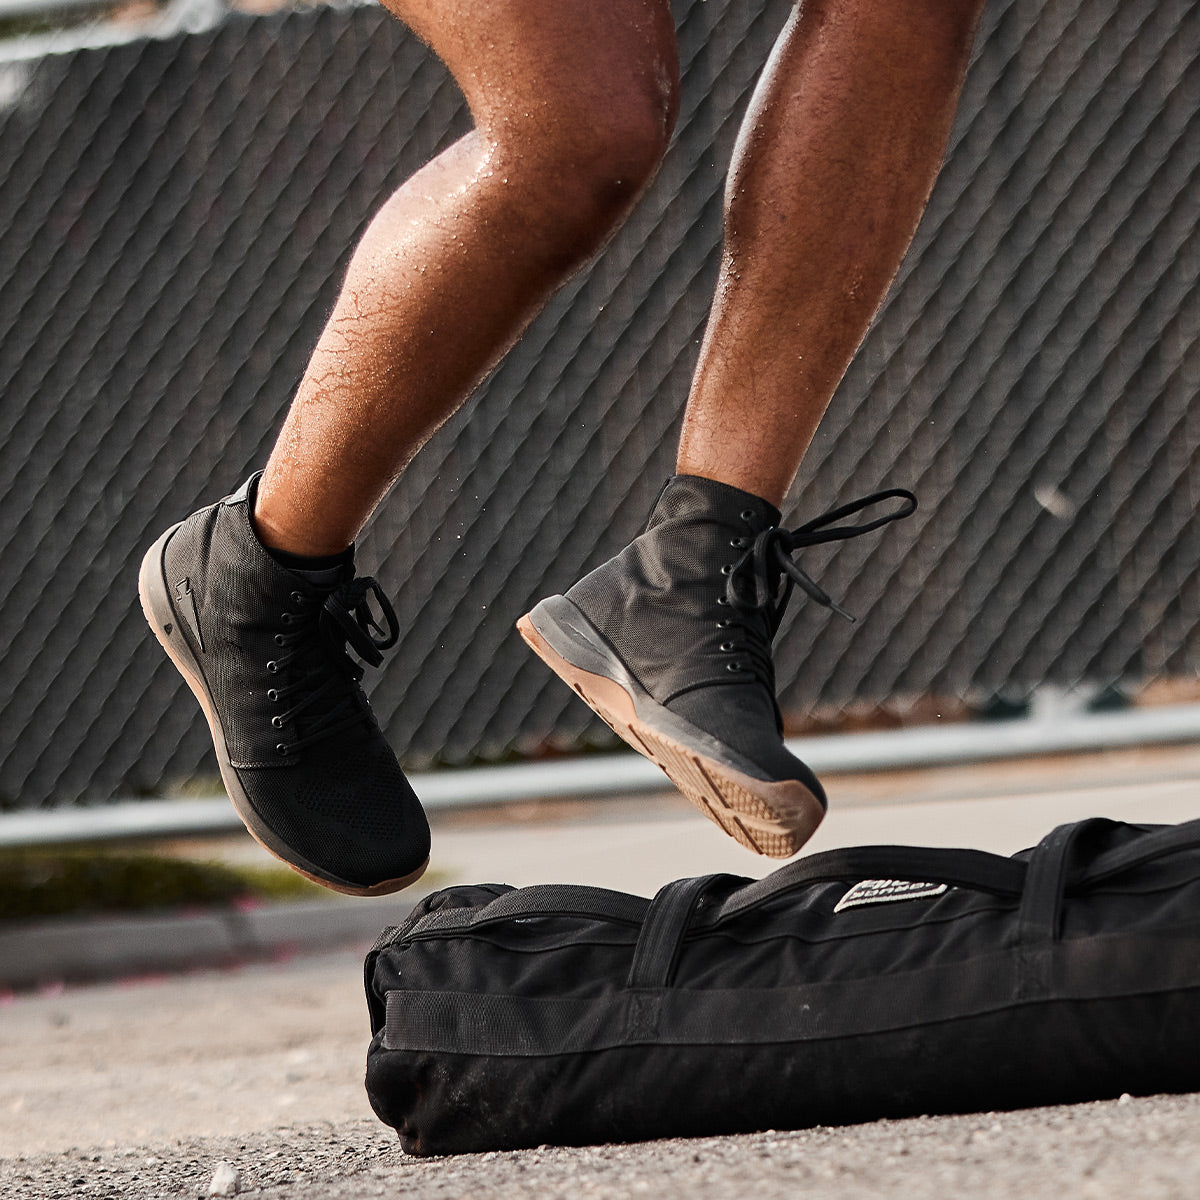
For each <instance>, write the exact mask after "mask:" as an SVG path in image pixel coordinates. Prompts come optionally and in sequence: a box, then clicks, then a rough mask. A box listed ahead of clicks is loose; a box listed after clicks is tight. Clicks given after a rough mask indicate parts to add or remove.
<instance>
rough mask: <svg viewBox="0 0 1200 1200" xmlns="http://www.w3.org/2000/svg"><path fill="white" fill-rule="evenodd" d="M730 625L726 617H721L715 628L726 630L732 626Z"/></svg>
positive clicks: (730, 622)
mask: <svg viewBox="0 0 1200 1200" xmlns="http://www.w3.org/2000/svg"><path fill="white" fill-rule="evenodd" d="M732 624H733V622H732V621H731V620H730V619H729V618H728V617H722V618H721V619H720V620H719V621H718V622H717V628H718V629H728V628H729V627H730V625H732Z"/></svg>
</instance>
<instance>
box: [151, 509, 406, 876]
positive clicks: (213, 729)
mask: <svg viewBox="0 0 1200 1200" xmlns="http://www.w3.org/2000/svg"><path fill="white" fill-rule="evenodd" d="M178 528H179V526H178V525H173V526H171V528H170V529H168V530H167V531H166V533H164V534H163V535H162V536H161V537H160V538H159V539H158V540H157V541H156V542H155V543H154V545H153V546H151V547H150V549H149V550H147V551H146V554H145V556H144V557H143V558H142V566H141V570H140V571H139V573H138V598H139V599H140V600H141V603H142V612H143V614H144V615H145V617H146V622H147V624H149V626H150V629H151V631H152V632H153V634H154V636H155V637H156V638H157V639H158V642H159V645H160V646H162V648H163V649H164V650H165V651H166V652H167V656H168V657H169V658H170V660H171V661H172V662H173V663H174V664H175V667H176V669H177V670H178V671H179V673H180V674H181V675H182V676H183V678H184V681H185V682H186V683H187V685H188V687H189V688H191V689H192V694H193V695H194V696H195V697H196V699H197V700H198V701H199V702H200V707H201V708H202V709H203V710H204V717H205V720H207V721H208V728H209V732H210V733H211V734H212V739H213V746H214V748H215V749H216V754H217V764H218V766H219V767H220V769H221V782H222V783H224V785H225V790H226V792H227V793H228V795H229V800H230V803H231V804H232V805H233V808H234V811H235V812H236V813H237V815H238V818H239V819H240V820H241V822H242V824H243V825H245V827H246V830H247V832H248V833H249V834H250V836H251V837H252V838H253V839H254V840H255V841H256V842H257V843H258V844H259V845H260V846H261V847H262V848H263V849H264V850H265V851H266V852H267V853H268V854H270V855H272V856H274V857H275V858H277V859H279V861H280V862H282V863H284V864H285V865H286V866H288V867H290V868H291V869H292V870H293V871H295V872H296V873H297V874H299V875H303V876H304V877H305V879H311V880H312V882H313V883H319V884H320V885H321V886H322V887H325V888H329V889H330V890H331V891H334V892H341V893H342V894H343V895H346V896H388V895H391V894H392V893H393V892H399V891H401V890H402V889H404V888H406V887H409V886H410V885H411V884H414V883H416V881H417V880H418V879H420V878H421V876H422V875H424V874H425V869H426V867H428V866H429V859H428V858H427V859H426V860H425V861H424V862H423V863H422V864H421V865H420V866H419V867H418V868H417V869H416V870H415V871H413V872H411V873H410V874H408V875H404V876H402V877H400V878H397V879H385V880H383V881H382V882H381V883H376V884H371V885H369V886H365V887H364V886H362V885H359V884H353V883H348V882H347V881H346V880H344V879H337V878H334V877H331V876H329V875H325V874H322V873H321V871H320V868H319V867H316V866H314V865H313V864H312V863H310V862H307V861H305V860H304V859H303V858H301V857H300V856H299V855H294V854H291V852H290V851H289V850H288V848H287V847H286V846H285V845H284V844H283V843H282V842H280V841H279V840H278V839H277V838H276V837H275V836H274V835H273V834H272V833H271V831H270V830H269V829H268V828H267V827H266V825H264V824H263V822H262V821H261V820H260V819H259V816H258V814H257V813H256V812H255V811H254V807H253V805H252V804H251V803H250V798H249V796H247V795H246V792H245V789H244V788H243V787H242V784H241V781H240V780H239V779H238V777H237V772H236V771H235V770H234V769H233V766H232V764H231V763H230V761H229V752H228V750H227V749H226V745H225V732H224V730H223V729H222V728H221V721H220V718H219V717H218V716H217V713H216V710H215V709H214V708H213V705H212V700H211V699H210V698H209V694H208V688H207V687H205V685H204V680H203V676H202V674H201V672H200V668H199V664H197V662H196V659H195V656H194V655H193V653H192V649H191V647H190V646H189V645H188V644H187V641H186V639H185V638H184V636H183V634H182V633H181V632H180V631H179V617H178V615H177V614H176V612H175V609H174V606H173V605H172V604H171V598H170V590H169V588H168V587H167V584H166V580H165V579H164V578H163V573H162V560H163V551H164V549H165V548H166V544H167V542H168V541H169V540H170V538H171V535H172V534H173V533H174V532H175V530H176V529H178Z"/></svg>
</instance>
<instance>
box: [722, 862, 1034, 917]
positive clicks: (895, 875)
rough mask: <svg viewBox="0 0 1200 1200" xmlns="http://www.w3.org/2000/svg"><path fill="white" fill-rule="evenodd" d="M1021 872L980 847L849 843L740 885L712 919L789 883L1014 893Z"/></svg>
mask: <svg viewBox="0 0 1200 1200" xmlns="http://www.w3.org/2000/svg"><path fill="white" fill-rule="evenodd" d="M1025 871H1026V866H1025V863H1023V862H1020V861H1018V860H1017V859H1013V858H1002V857H1001V856H1000V855H998V854H988V853H987V852H986V851H983V850H945V849H941V848H939V847H932V846H850V847H847V848H845V849H842V850H826V851H824V852H823V853H821V854H812V855H809V857H807V858H802V859H800V860H799V861H798V862H794V863H790V864H789V865H788V866H786V867H782V868H780V869H779V870H778V871H775V872H774V873H773V874H771V875H768V876H767V877H766V878H765V879H760V880H757V881H756V882H755V883H751V884H749V885H747V886H746V887H743V888H739V889H738V891H737V892H735V893H734V894H733V895H732V896H730V897H729V899H728V900H727V901H726V902H725V903H724V904H723V905H722V906H721V911H720V913H719V915H718V917H717V918H716V919H717V920H724V919H725V918H726V917H732V916H736V915H737V914H739V913H742V912H745V911H746V910H747V909H749V908H753V907H755V906H756V905H759V904H762V903H764V902H765V901H767V900H773V899H774V898H775V897H776V896H780V895H783V893H785V892H788V891H790V890H791V889H792V888H797V887H801V886H803V885H806V884H810V883H826V882H828V883H835V882H837V881H838V880H840V879H854V880H860V879H904V880H910V881H912V882H916V883H945V884H947V885H949V886H950V887H966V888H973V889H975V890H976V891H981V892H991V893H993V894H995V895H998V896H1019V895H1020V894H1021V891H1022V889H1023V888H1024V886H1025Z"/></svg>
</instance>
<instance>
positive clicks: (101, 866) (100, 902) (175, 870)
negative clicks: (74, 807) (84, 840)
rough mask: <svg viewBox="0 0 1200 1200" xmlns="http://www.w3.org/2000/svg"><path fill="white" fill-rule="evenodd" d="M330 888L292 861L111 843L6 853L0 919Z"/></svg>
mask: <svg viewBox="0 0 1200 1200" xmlns="http://www.w3.org/2000/svg"><path fill="white" fill-rule="evenodd" d="M329 895H330V893H329V892H328V891H326V889H325V888H323V887H320V886H318V885H317V884H315V883H312V882H310V881H309V880H307V879H304V878H303V877H302V876H300V875H297V874H296V873H295V872H294V871H289V870H288V869H287V868H286V867H271V866H262V867H254V866H231V865H229V864H226V863H216V862H197V861H195V860H192V859H184V858H170V857H167V856H164V855H158V854H149V853H142V854H136V853H118V852H110V851H106V850H15V851H6V852H4V853H0V921H13V920H28V919H30V918H32V917H52V916H61V915H64V914H67V913H105V912H131V911H137V910H141V909H151V908H181V907H204V906H221V905H227V904H231V903H237V902H243V903H245V902H256V901H257V902H260V903H265V902H278V901H284V900H311V899H318V898H325V899H328V898H329Z"/></svg>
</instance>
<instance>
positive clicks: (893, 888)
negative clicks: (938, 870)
mask: <svg viewBox="0 0 1200 1200" xmlns="http://www.w3.org/2000/svg"><path fill="white" fill-rule="evenodd" d="M946 890H947V888H946V885H945V884H944V883H920V882H917V881H916V880H911V879H864V880H863V881H862V882H861V883H856V884H855V885H854V886H853V887H852V888H851V889H850V890H849V891H848V892H847V893H846V894H845V895H844V896H843V897H842V898H841V899H840V900H839V901H838V902H837V904H836V905H835V906H834V909H833V911H834V912H835V913H840V912H842V911H843V910H844V909H847V908H862V907H864V906H865V905H868V904H891V903H892V902H894V901H896V900H916V899H918V898H919V897H922V896H940V895H941V894H942V893H943V892H944V891H946Z"/></svg>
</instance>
